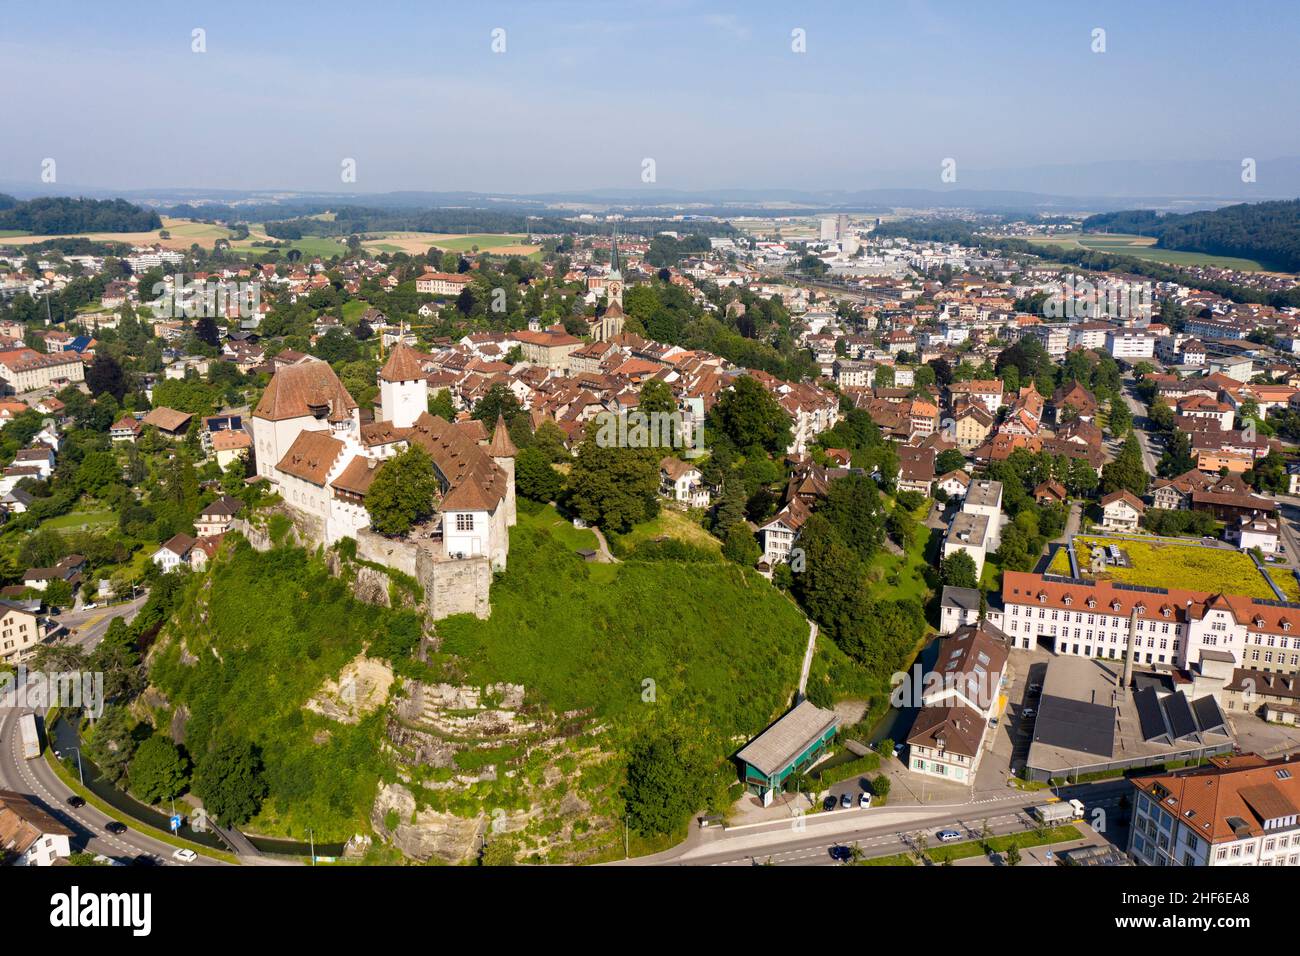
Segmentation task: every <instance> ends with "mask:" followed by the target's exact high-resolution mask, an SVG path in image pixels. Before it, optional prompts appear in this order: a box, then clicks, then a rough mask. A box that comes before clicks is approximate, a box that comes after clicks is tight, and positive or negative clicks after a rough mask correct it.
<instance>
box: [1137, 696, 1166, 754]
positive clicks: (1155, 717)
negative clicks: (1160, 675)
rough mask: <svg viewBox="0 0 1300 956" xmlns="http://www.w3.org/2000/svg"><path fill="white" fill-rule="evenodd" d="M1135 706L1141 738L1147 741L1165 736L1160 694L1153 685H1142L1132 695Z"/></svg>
mask: <svg viewBox="0 0 1300 956" xmlns="http://www.w3.org/2000/svg"><path fill="white" fill-rule="evenodd" d="M1133 703H1134V705H1135V706H1136V707H1137V712H1138V724H1140V725H1141V727H1142V739H1143V740H1145V741H1147V742H1148V743H1149V742H1151V741H1152V740H1157V739H1159V738H1160V737H1164V736H1166V735H1167V734H1168V733H1169V731H1168V729H1167V728H1166V727H1165V718H1164V714H1163V713H1162V712H1161V710H1160V695H1159V694H1157V693H1156V689H1155V688H1154V687H1144V688H1142V689H1141V690H1140V691H1138V692H1137V693H1136V694H1134V695H1133Z"/></svg>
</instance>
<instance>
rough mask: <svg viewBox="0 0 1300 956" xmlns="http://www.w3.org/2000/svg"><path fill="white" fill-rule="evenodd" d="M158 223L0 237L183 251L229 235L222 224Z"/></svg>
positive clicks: (18, 243) (18, 242)
mask: <svg viewBox="0 0 1300 956" xmlns="http://www.w3.org/2000/svg"><path fill="white" fill-rule="evenodd" d="M162 223H163V224H162V229H154V230H151V231H149V232H88V233H69V234H67V235H64V236H34V235H28V234H25V233H21V232H4V233H0V236H5V237H7V239H8V244H9V245H15V246H24V245H31V244H34V243H38V242H47V241H48V240H50V239H60V238H68V237H70V236H73V235H84V237H85V238H87V239H90V240H92V241H94V242H126V243H130V244H132V245H141V246H142V245H154V244H158V245H161V246H162V247H163V248H165V249H176V250H178V251H184V250H186V249H188V248H189V247H190V246H192V245H193V244H194V243H196V242H197V243H198V244H199V245H201V246H205V247H207V248H211V247H212V244H213V243H214V242H216V241H217V240H218V239H224V238H226V237H228V236H229V235H230V230H229V229H227V228H225V227H224V226H216V225H210V224H208V223H205V222H195V221H194V220H192V219H172V218H170V217H168V216H164V217H163V220H162ZM163 232H167V233H169V234H170V238H168V239H163V238H162V237H161V234H162V233H163Z"/></svg>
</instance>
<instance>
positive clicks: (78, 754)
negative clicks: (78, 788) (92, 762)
mask: <svg viewBox="0 0 1300 956" xmlns="http://www.w3.org/2000/svg"><path fill="white" fill-rule="evenodd" d="M67 749H68V750H75V751H76V752H77V777H78V778H79V779H80V780H81V785H82V786H83V787H84V786H85V785H86V775H85V774H84V773H82V772H81V748H80V747H68V748H67Z"/></svg>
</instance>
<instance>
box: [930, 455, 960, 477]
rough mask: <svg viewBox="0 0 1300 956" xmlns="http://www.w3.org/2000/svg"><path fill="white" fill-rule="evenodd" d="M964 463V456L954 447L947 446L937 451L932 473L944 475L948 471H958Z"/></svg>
mask: <svg viewBox="0 0 1300 956" xmlns="http://www.w3.org/2000/svg"><path fill="white" fill-rule="evenodd" d="M965 465H966V456H965V455H963V454H962V453H961V452H959V451H958V450H957V449H956V448H948V449H945V450H944V451H941V452H939V455H938V457H937V458H935V460H934V473H935V474H936V475H946V474H948V472H950V471H959V470H960V469H962V468H964V467H965Z"/></svg>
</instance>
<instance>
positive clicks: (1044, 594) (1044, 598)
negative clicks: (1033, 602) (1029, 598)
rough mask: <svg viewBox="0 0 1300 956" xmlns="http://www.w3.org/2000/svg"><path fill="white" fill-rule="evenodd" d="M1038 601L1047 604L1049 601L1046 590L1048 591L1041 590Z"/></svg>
mask: <svg viewBox="0 0 1300 956" xmlns="http://www.w3.org/2000/svg"><path fill="white" fill-rule="evenodd" d="M1038 603H1039V604H1046V603H1047V592H1046V591H1039V592H1038Z"/></svg>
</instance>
